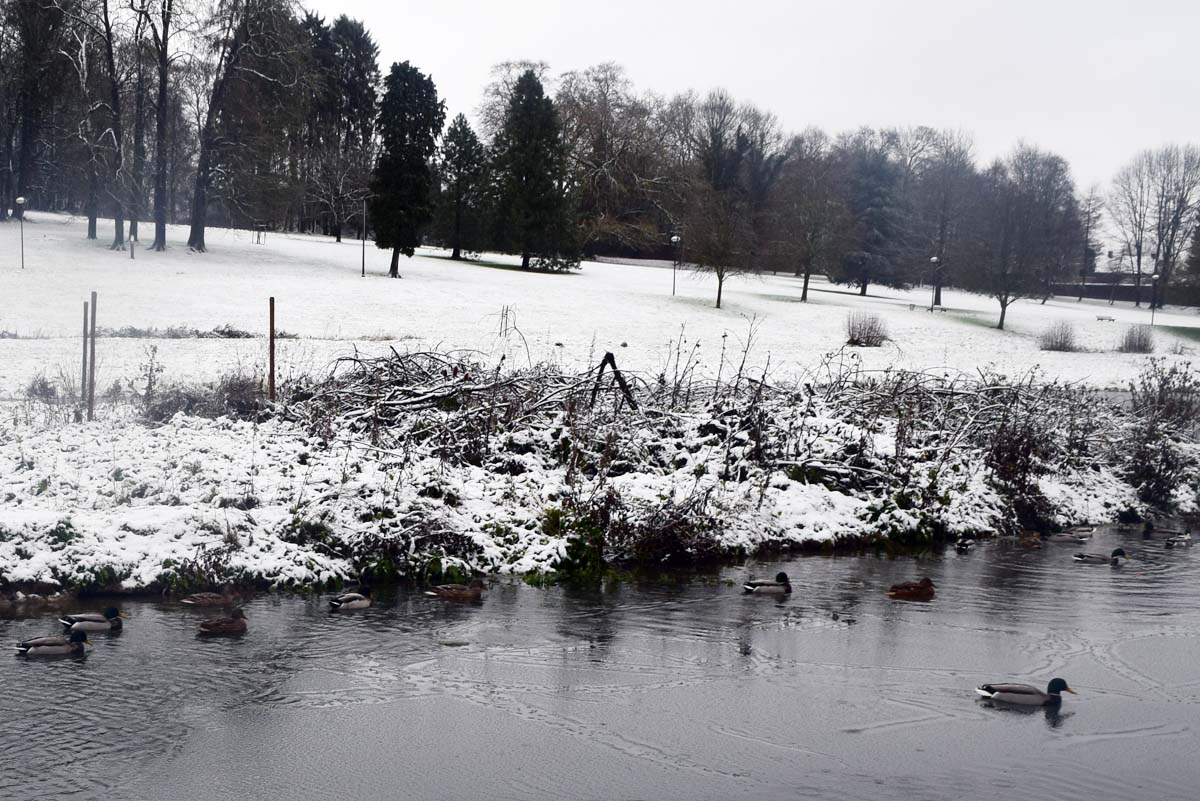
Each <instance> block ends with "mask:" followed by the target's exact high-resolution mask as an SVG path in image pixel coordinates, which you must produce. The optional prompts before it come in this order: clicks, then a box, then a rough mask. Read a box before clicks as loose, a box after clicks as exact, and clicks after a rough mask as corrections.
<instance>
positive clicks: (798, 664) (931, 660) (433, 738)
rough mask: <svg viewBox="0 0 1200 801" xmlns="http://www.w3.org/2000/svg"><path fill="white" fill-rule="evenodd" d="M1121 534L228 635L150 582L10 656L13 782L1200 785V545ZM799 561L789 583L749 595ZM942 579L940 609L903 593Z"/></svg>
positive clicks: (531, 593) (135, 793) (166, 791)
mask: <svg viewBox="0 0 1200 801" xmlns="http://www.w3.org/2000/svg"><path fill="white" fill-rule="evenodd" d="M1117 544H1122V545H1124V547H1125V548H1126V550H1127V551H1129V552H1130V557H1131V558H1130V560H1129V562H1128V563H1127V564H1126V565H1124V566H1123V567H1121V568H1120V569H1112V568H1109V567H1107V566H1096V567H1093V566H1083V565H1077V564H1073V563H1072V562H1071V559H1070V556H1071V554H1072V553H1073V552H1074V551H1075V550H1078V548H1077V547H1072V546H1071V545H1067V544H1064V545H1057V544H1048V545H1047V546H1046V547H1044V548H1043V549H1041V550H1027V549H1024V548H1020V547H1018V546H1017V545H1016V544H1011V543H1008V542H997V543H990V544H984V545H982V546H980V547H979V548H977V549H976V550H974V551H973V552H971V553H970V554H964V555H959V554H955V553H954V552H953V551H950V552H948V553H947V554H945V555H944V556H941V557H935V558H931V559H927V560H920V561H918V560H912V559H897V560H886V559H878V558H871V557H835V558H815V557H813V558H799V559H794V560H791V561H788V562H785V563H770V564H756V565H753V566H752V567H751V568H741V567H734V568H728V569H726V570H724V571H722V572H721V573H720V574H719V575H705V576H691V577H683V578H679V577H670V578H669V580H667V579H664V581H663V582H661V583H633V584H625V585H622V586H619V587H617V588H616V589H615V590H614V591H612V592H605V593H599V592H594V593H593V592H580V591H574V590H567V589H548V590H543V589H534V588H531V587H527V586H525V585H523V584H521V583H519V582H510V583H501V584H497V585H495V586H493V587H492V588H491V589H490V590H489V592H488V593H487V595H486V596H485V599H484V602H483V604H482V605H478V606H473V605H460V604H448V603H445V602H442V601H440V600H438V599H434V598H429V597H427V596H424V595H423V594H421V593H419V592H416V591H413V592H409V591H399V592H393V593H392V594H390V595H389V594H386V593H384V592H382V591H381V592H378V593H377V595H376V606H375V607H373V608H371V609H369V610H364V611H362V612H356V613H352V614H330V613H329V612H328V611H327V609H326V606H325V601H324V599H323V598H320V597H313V598H305V597H299V596H267V595H264V596H262V597H260V598H258V599H256V600H254V601H252V602H250V603H248V604H247V605H246V610H247V616H248V617H249V620H250V633H249V634H248V635H247V636H246V637H245V638H242V639H239V640H228V641H213V642H205V641H199V640H197V639H196V638H195V636H194V635H195V626H196V623H197V622H198V620H199V619H201V617H203V615H204V611H203V610H188V609H186V608H181V607H179V606H176V605H172V604H156V603H134V604H131V605H129V606H128V608H127V612H128V614H129V615H130V618H131V619H130V620H129V621H128V623H127V627H126V630H125V632H124V633H123V634H121V635H119V636H106V635H96V636H95V637H94V638H93V640H94V641H95V649H94V651H93V653H92V654H91V656H90V657H89V658H88V659H86V660H69V659H68V660H62V661H53V662H32V661H25V660H21V659H18V658H15V657H14V658H11V659H9V658H4V659H0V686H2V687H3V692H2V693H0V720H3V721H4V724H3V727H2V728H0V747H2V749H3V755H4V758H3V762H2V765H0V798H3V799H9V798H11V799H93V798H94V799H106V801H110V800H113V799H131V800H138V801H141V800H142V799H144V800H146V801H150V800H151V799H153V800H154V801H159V800H171V799H189V800H192V799H196V800H205V799H235V798H236V799H246V798H268V797H270V798H283V797H286V798H289V799H327V798H333V797H358V798H364V799H368V798H401V797H404V798H416V799H423V798H428V799H445V798H459V799H471V798H487V799H489V800H491V799H552V798H554V799H556V798H604V799H608V798H620V799H637V798H647V797H653V798H655V799H656V800H657V801H667V800H668V799H675V798H679V799H684V798H686V799H706V798H730V797H747V796H751V795H752V796H754V797H756V798H765V799H792V798H846V799H851V798H853V799H865V798H871V799H875V798H879V799H912V798H922V799H924V798H929V799H943V798H944V799H957V798H963V797H967V796H971V797H973V798H983V799H988V798H996V799H1001V798H1013V797H1022V796H1023V797H1042V798H1051V797H1053V798H1063V799H1075V798H1079V799H1083V798H1088V799H1109V798H1111V799H1118V798H1119V799H1122V800H1123V801H1124V800H1125V799H1129V798H1159V799H1173V798H1178V799H1183V798H1188V799H1191V798H1194V797H1195V790H1194V788H1195V786H1196V784H1197V782H1198V781H1200V767H1198V766H1197V760H1196V759H1195V758H1194V751H1195V749H1196V748H1197V746H1198V745H1200V742H1198V738H1197V733H1196V728H1197V722H1198V721H1200V714H1198V711H1200V674H1198V673H1197V665H1198V664H1200V660H1198V657H1200V613H1198V612H1197V609H1196V607H1197V602H1198V601H1200V588H1198V583H1197V580H1198V579H1200V561H1198V560H1200V549H1186V550H1177V551H1168V550H1165V549H1163V548H1162V546H1161V544H1160V543H1157V542H1147V543H1143V542H1141V540H1140V537H1137V536H1136V535H1122V534H1121V533H1119V532H1116V531H1112V532H1107V533H1104V534H1102V535H1099V536H1097V537H1096V538H1095V539H1094V540H1093V542H1092V543H1091V545H1090V550H1097V551H1100V552H1105V549H1106V548H1107V549H1111V548H1112V547H1115V546H1116V545H1117ZM780 569H783V570H786V571H787V572H788V574H789V575H790V576H791V577H792V581H793V585H794V586H795V588H796V591H795V593H794V594H793V595H792V596H790V597H787V598H784V599H772V598H761V597H757V596H743V595H742V594H741V593H740V591H739V589H740V588H739V587H738V586H737V585H738V583H739V582H740V581H741V580H742V579H745V578H746V577H747V573H748V572H751V571H752V572H754V573H755V574H756V575H773V574H774V573H775V572H777V571H778V570H780ZM922 575H928V576H929V577H930V578H932V579H933V581H934V582H935V583H936V585H937V587H938V597H937V600H935V601H934V602H933V603H928V604H926V603H906V602H897V601H891V600H889V599H887V598H886V597H885V596H884V594H883V593H884V590H886V588H887V587H888V586H889V585H891V584H893V583H895V582H897V581H903V580H910V579H915V578H919V577H920V576H922ZM730 581H732V582H733V586H730V584H729V583H727V582H730ZM54 630H55V626H54V624H53V617H52V616H50V615H46V616H44V617H39V618H24V619H11V620H0V640H3V641H5V642H8V641H14V642H15V641H16V640H18V639H21V638H24V637H28V636H36V635H38V634H43V633H50V632H53V631H54ZM1053 676H1062V677H1064V678H1066V679H1067V680H1068V681H1069V682H1070V684H1071V686H1072V687H1074V688H1075V689H1076V690H1078V691H1079V693H1080V695H1078V696H1069V697H1068V699H1067V700H1066V701H1065V702H1064V704H1063V707H1062V708H1061V709H1058V710H1053V709H1041V708H1034V709H1024V710H1013V709H998V708H992V707H991V706H990V705H989V704H988V703H987V702H982V701H976V700H975V697H974V694H973V692H972V689H973V687H974V686H976V685H978V684H980V683H983V682H985V681H988V680H1002V679H1011V680H1018V681H1027V682H1029V683H1032V684H1037V685H1039V686H1044V685H1045V683H1046V682H1047V681H1048V680H1049V679H1050V678H1051V677H1053Z"/></svg>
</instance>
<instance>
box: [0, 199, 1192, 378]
mask: <svg viewBox="0 0 1200 801" xmlns="http://www.w3.org/2000/svg"><path fill="white" fill-rule="evenodd" d="M148 228H149V226H147V229H148ZM110 229H111V226H110V225H109V224H107V221H101V225H100V231H101V235H100V239H99V240H97V241H92V242H89V241H87V240H86V239H85V238H84V231H85V221H84V220H82V219H79V218H70V217H66V216H62V215H54V214H39V213H31V214H30V215H29V220H28V221H27V222H26V224H25V229H24V231H25V269H24V270H21V269H20V262H19V243H18V236H19V231H20V229H19V226H18V225H17V223H15V222H10V223H5V224H0V398H4V397H7V398H12V397H17V396H18V395H19V394H20V391H21V390H22V389H23V388H24V387H25V386H27V385H28V383H29V381H30V379H31V378H32V377H34V376H35V375H38V374H44V375H45V376H46V377H47V378H48V379H51V380H56V379H57V378H58V376H59V375H63V376H68V377H72V378H73V377H74V376H75V375H76V373H77V372H78V370H79V366H78V365H79V361H80V355H79V345H80V333H79V332H80V329H81V327H82V304H83V301H85V300H87V298H88V293H89V292H90V291H92V290H95V291H97V292H98V293H99V303H98V307H99V308H98V312H99V313H98V324H99V325H100V326H101V327H104V328H110V329H119V328H122V327H125V326H132V327H135V328H140V329H149V328H158V329H167V328H170V327H185V328H195V329H199V330H210V329H212V328H215V327H217V326H222V325H232V326H233V327H235V328H239V329H243V330H246V331H251V332H256V333H262V332H265V330H266V327H267V301H268V298H269V297H271V296H274V297H275V299H276V304H277V311H276V316H277V322H276V325H277V327H278V328H279V329H282V330H285V331H287V332H290V333H292V334H297V335H299V337H300V338H299V339H293V340H284V341H282V342H280V343H279V357H278V358H279V365H280V367H279V369H280V372H281V374H283V375H285V376H286V375H287V374H289V373H308V372H314V371H320V370H321V369H323V368H324V367H326V366H327V365H329V364H330V362H331V361H332V360H333V359H335V358H336V357H337V356H339V355H342V354H344V353H346V352H349V351H351V350H353V349H354V348H359V349H360V350H362V351H365V352H369V353H378V352H380V351H386V349H387V348H388V347H392V346H394V347H396V348H397V349H400V350H404V349H418V348H420V349H424V348H433V347H440V348H450V349H452V348H465V349H473V350H478V351H481V352H482V353H484V354H486V355H487V356H488V357H490V358H494V359H498V358H499V356H500V355H501V354H505V355H507V358H508V363H509V364H513V363H516V364H525V363H527V362H528V361H532V362H538V361H552V362H558V363H561V364H564V365H568V366H573V367H580V366H584V365H587V364H594V363H595V362H596V361H597V360H598V358H599V356H600V355H602V354H603V353H604V352H605V351H608V350H611V351H613V352H614V353H616V354H617V358H618V363H619V364H620V365H621V366H622V367H623V368H625V369H628V370H642V371H647V372H654V371H656V370H658V369H659V368H661V366H662V365H663V364H664V362H665V361H666V358H667V355H668V353H669V352H670V351H671V350H672V349H673V348H674V347H675V344H676V343H677V342H678V340H679V337H680V336H681V333H682V336H683V337H684V338H685V339H686V345H685V346H686V347H687V348H688V349H690V348H691V347H692V345H694V344H695V343H696V342H699V344H700V349H699V351H698V357H699V359H700V361H701V369H702V370H704V371H706V372H709V373H715V372H716V370H717V369H718V366H719V364H720V361H721V352H722V347H724V348H725V350H726V352H727V353H736V352H738V351H740V350H741V349H742V347H743V345H744V343H745V341H746V339H747V336H748V334H749V331H750V329H751V323H752V321H753V322H754V324H755V336H754V342H753V345H754V347H753V351H752V352H751V354H750V361H751V363H753V364H762V363H764V362H765V361H766V360H767V359H768V358H769V359H770V364H771V365H772V370H773V372H774V373H775V374H776V375H780V374H783V375H787V374H794V373H796V372H799V371H800V370H801V369H802V368H804V367H810V366H812V365H814V364H816V363H817V362H818V361H819V360H820V358H821V357H822V356H823V355H824V354H827V353H830V352H833V351H836V350H838V349H840V348H841V347H843V345H844V343H845V323H846V316H847V313H848V312H849V311H851V310H867V311H872V312H876V313H878V314H880V315H881V316H882V317H883V318H884V320H885V322H886V324H887V328H888V332H889V334H890V336H891V340H892V341H891V342H890V343H889V344H887V345H886V346H884V347H882V348H878V349H863V350H860V351H858V354H859V356H860V357H861V358H862V360H863V363H864V365H865V366H867V367H887V366H896V367H906V368H913V369H927V368H942V367H947V368H951V369H958V370H966V371H972V372H973V371H974V370H975V369H976V368H978V367H983V366H988V365H992V366H995V367H996V368H998V369H1000V370H1002V371H1007V372H1024V371H1025V370H1026V369H1028V368H1030V367H1031V366H1033V365H1040V366H1041V368H1042V370H1043V373H1044V374H1045V375H1046V376H1047V377H1061V378H1064V379H1067V380H1071V381H1085V382H1089V383H1094V384H1098V385H1103V386H1110V385H1120V384H1121V383H1123V382H1124V381H1125V380H1127V379H1128V377H1129V376H1131V375H1132V374H1134V373H1136V371H1137V369H1138V366H1139V365H1140V364H1142V363H1143V362H1144V361H1145V359H1146V357H1144V356H1136V355H1126V354H1121V353H1117V352H1115V348H1116V345H1117V343H1118V341H1119V340H1120V337H1121V335H1122V334H1123V333H1124V330H1125V328H1126V327H1127V325H1129V324H1134V323H1146V322H1149V312H1148V311H1147V310H1145V309H1135V308H1132V307H1131V306H1128V305H1123V306H1122V305H1118V306H1109V305H1107V304H1106V303H1101V302H1094V301H1085V302H1083V303H1076V302H1075V301H1074V300H1073V299H1071V298H1061V299H1056V300H1051V301H1049V302H1048V303H1046V304H1045V305H1041V304H1038V303H1036V302H1032V301H1023V302H1020V303H1018V304H1017V305H1015V306H1014V307H1013V308H1012V309H1010V311H1009V315H1008V329H1009V330H1007V331H1003V332H1001V331H996V330H995V329H994V327H993V326H994V325H995V322H996V319H997V316H998V309H997V306H996V303H995V302H994V301H993V300H991V299H990V298H987V297H983V296H979V295H972V294H969V293H964V292H957V291H947V292H946V293H945V296H944V301H945V305H946V307H947V311H946V312H935V313H930V312H929V311H927V305H928V302H929V293H928V291H927V290H925V289H915V290H912V291H897V290H891V289H887V288H885V287H872V288H871V291H870V294H869V295H868V296H867V297H865V298H860V297H859V296H858V295H857V293H856V292H855V291H854V290H853V289H850V288H847V287H840V286H833V285H829V284H828V283H826V282H825V281H824V280H823V279H816V280H815V281H814V283H813V286H812V290H811V291H810V301H809V302H808V303H807V304H802V303H800V302H799V297H800V282H799V281H798V280H797V279H795V278H793V277H791V276H765V277H762V278H749V277H747V278H735V279H731V280H730V281H729V282H728V283H727V285H726V288H725V308H723V309H720V310H718V309H715V308H713V305H712V304H713V299H714V297H715V290H716V286H715V279H713V278H712V277H711V276H708V275H703V276H697V275H694V274H691V273H688V272H684V271H680V272H679V274H678V276H677V286H678V290H677V294H676V296H675V297H672V296H671V270H670V269H669V267H665V266H662V265H629V264H612V263H596V262H587V263H584V265H583V269H582V270H581V271H579V272H578V273H572V274H567V275H546V274H540V273H526V272H521V271H519V270H509V269H501V268H498V267H494V266H491V267H489V266H483V265H478V264H460V263H455V262H452V261H450V260H448V259H446V258H444V254H443V253H440V252H438V251H433V250H426V251H421V252H420V253H419V254H418V255H417V256H416V257H415V258H413V259H411V260H403V261H402V264H401V272H402V274H403V276H404V278H403V280H391V279H388V278H387V277H386V272H387V263H388V254H387V253H386V252H384V251H380V250H377V249H375V248H374V247H373V246H370V245H368V247H367V249H366V261H367V277H366V278H362V277H360V274H359V272H360V264H361V261H360V260H361V257H362V256H361V253H362V251H361V246H360V244H359V243H358V242H355V241H344V242H342V243H340V244H338V243H335V242H334V241H333V240H332V239H331V238H328V237H319V236H302V235H287V234H269V235H268V237H267V241H266V244H262V245H256V244H254V243H253V241H252V234H250V233H248V232H245V231H232V230H224V229H210V230H209V232H208V236H207V240H208V244H209V252H208V253H205V254H196V253H192V252H190V251H189V250H188V249H187V247H186V246H185V245H184V244H183V243H184V242H185V241H186V229H185V228H183V227H182V226H172V227H171V228H170V230H169V241H170V249H169V250H167V251H166V252H165V253H153V252H149V251H147V250H143V249H141V248H140V247H139V248H138V250H137V251H136V253H135V259H134V260H130V258H129V254H128V252H114V251H110V250H109V249H108V248H107V242H108V237H109V236H110V235H111V233H110ZM488 261H489V262H491V263H510V262H512V261H513V260H512V259H507V258H505V257H499V256H489V257H488ZM1098 316H1110V317H1113V318H1115V322H1106V321H1100V320H1097V319H1096V318H1097V317H1098ZM1058 321H1068V322H1070V323H1072V324H1073V325H1074V326H1075V327H1076V332H1077V335H1078V338H1079V341H1080V343H1081V345H1082V346H1083V348H1084V349H1085V350H1086V352H1082V353H1047V352H1043V351H1041V350H1039V348H1038V336H1039V334H1040V333H1041V332H1042V331H1044V330H1045V329H1046V328H1047V327H1048V326H1050V325H1052V324H1053V323H1055V322H1058ZM1156 322H1157V324H1158V326H1159V330H1158V332H1157V344H1158V351H1159V353H1160V354H1163V355H1165V356H1166V357H1167V358H1188V355H1189V353H1190V354H1193V355H1194V354H1195V353H1196V352H1197V351H1200V315H1197V313H1196V310H1194V309H1171V310H1168V311H1167V312H1164V313H1160V314H1158V316H1157V320H1156ZM6 333H7V334H16V335H18V336H20V337H22V338H20V339H6V338H3V337H4V335H5V334H6ZM1180 333H1182V334H1184V335H1183V336H1180ZM150 344H153V345H156V346H157V348H158V354H157V358H158V360H159V362H160V363H161V364H162V366H163V367H164V378H165V379H166V380H168V381H171V380H183V379H208V378H212V377H215V376H216V375H218V374H221V373H224V372H227V371H230V370H233V369H236V368H239V367H240V368H243V369H244V368H257V367H261V366H262V364H263V363H264V362H265V359H266V353H265V351H266V348H265V343H264V341H263V340H262V339H250V340H214V339H204V340H172V339H155V340H142V339H118V338H106V339H102V340H100V342H99V343H98V349H97V369H98V377H97V385H98V387H101V388H104V387H108V386H111V385H112V384H113V382H114V381H121V382H122V383H124V382H125V381H127V380H128V379H131V378H133V377H135V376H136V375H137V374H138V372H139V365H141V364H143V363H145V361H146V349H147V346H148V345H150ZM1174 346H1178V347H1180V348H1183V349H1184V353H1183V355H1182V356H1172V355H1170V354H1169V351H1170V350H1171V349H1172V348H1173V347H1174Z"/></svg>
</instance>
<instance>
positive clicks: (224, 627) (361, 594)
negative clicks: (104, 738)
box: [16, 579, 485, 657]
mask: <svg viewBox="0 0 1200 801" xmlns="http://www.w3.org/2000/svg"><path fill="white" fill-rule="evenodd" d="M484 586H485V585H484V583H483V581H482V580H480V579H475V580H474V581H472V582H471V583H470V584H440V585H438V586H436V587H431V588H430V589H429V590H428V591H426V593H425V594H426V595H432V596H435V597H438V598H444V599H446V600H448V601H461V602H467V603H472V602H478V601H479V600H481V599H482V597H483V591H484ZM238 600H239V599H238V597H237V596H236V595H234V594H233V593H232V592H231V591H229V590H228V589H226V590H225V591H224V592H219V593H217V592H198V593H195V594H193V595H188V596H187V597H185V598H181V599H180V601H179V602H180V603H181V604H184V605H186V606H198V607H206V608H214V607H225V608H229V607H232V609H231V610H230V612H229V614H228V615H227V616H225V617H210V618H208V619H207V620H204V621H203V622H201V623H200V625H199V626H198V627H197V630H196V634H197V636H200V637H240V636H242V635H243V634H245V633H246V630H247V627H248V624H247V620H246V613H245V612H244V611H243V610H242V608H241V607H239V606H237V605H236V604H237V603H238ZM370 605H371V590H370V588H367V587H363V588H360V589H359V590H358V591H357V592H344V593H341V594H340V595H337V596H334V597H333V598H331V599H330V600H329V608H330V611H334V612H338V611H351V610H355V609H366V608H368V607H369V606H370ZM124 620H125V616H124V615H122V614H121V610H119V609H117V608H116V607H115V606H110V607H108V608H107V609H105V610H104V611H102V612H79V613H76V614H71V615H63V616H62V617H61V618H59V620H58V622H59V623H61V624H62V625H63V633H62V634H60V635H57V636H48V637H34V638H33V639H30V640H23V641H21V642H19V643H17V646H16V649H17V653H18V654H19V655H21V656H28V657H60V656H83V655H85V654H86V653H87V651H88V649H89V648H91V647H92V644H91V642H90V641H89V640H88V633H89V632H93V633H95V632H115V631H121V630H122V629H123V628H124V625H125V624H124Z"/></svg>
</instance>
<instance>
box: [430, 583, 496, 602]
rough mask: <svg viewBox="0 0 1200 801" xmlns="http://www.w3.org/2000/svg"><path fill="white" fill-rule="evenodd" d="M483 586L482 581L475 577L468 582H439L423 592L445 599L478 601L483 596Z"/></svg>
mask: <svg viewBox="0 0 1200 801" xmlns="http://www.w3.org/2000/svg"><path fill="white" fill-rule="evenodd" d="M483 588H484V584H483V581H482V580H481V579H475V580H474V581H472V582H471V583H470V584H439V585H438V586H436V587H431V588H429V589H428V590H426V591H425V594H426V595H434V596H437V597H438V598H445V599H446V600H447V601H478V600H480V599H482V598H483Z"/></svg>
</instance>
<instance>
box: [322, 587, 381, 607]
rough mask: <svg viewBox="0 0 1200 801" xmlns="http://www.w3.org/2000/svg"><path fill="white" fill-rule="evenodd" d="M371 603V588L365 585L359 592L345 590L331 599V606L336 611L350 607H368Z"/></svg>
mask: <svg viewBox="0 0 1200 801" xmlns="http://www.w3.org/2000/svg"><path fill="white" fill-rule="evenodd" d="M370 605H371V589H370V588H369V587H363V588H361V589H360V590H359V591H358V592H343V593H342V594H341V595H338V596H336V597H334V598H330V599H329V608H330V609H331V610H333V611H334V612H337V611H338V610H350V609H366V608H367V607H368V606H370Z"/></svg>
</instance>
